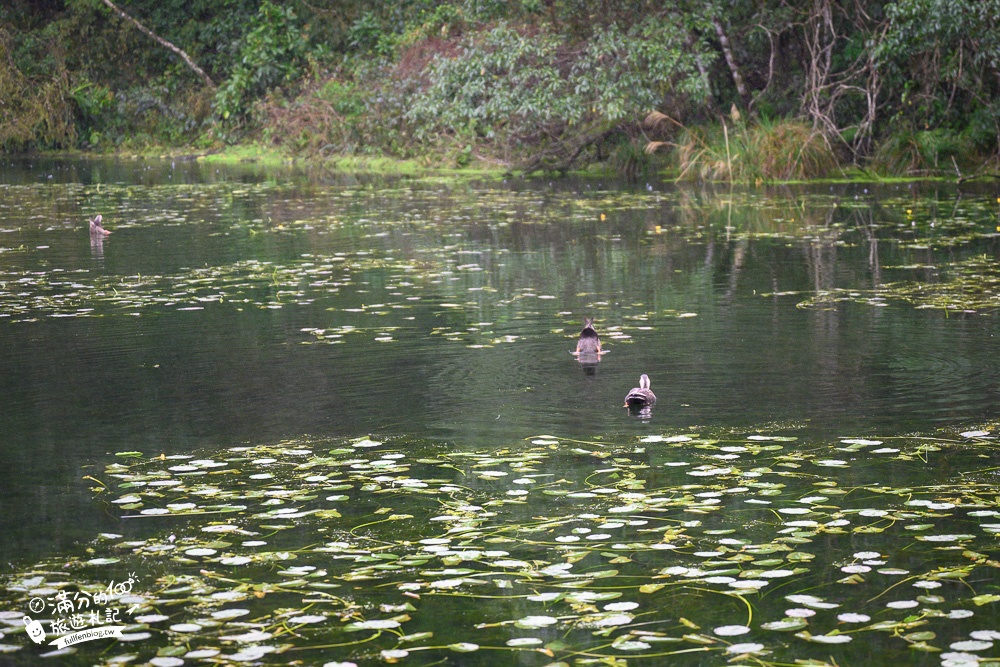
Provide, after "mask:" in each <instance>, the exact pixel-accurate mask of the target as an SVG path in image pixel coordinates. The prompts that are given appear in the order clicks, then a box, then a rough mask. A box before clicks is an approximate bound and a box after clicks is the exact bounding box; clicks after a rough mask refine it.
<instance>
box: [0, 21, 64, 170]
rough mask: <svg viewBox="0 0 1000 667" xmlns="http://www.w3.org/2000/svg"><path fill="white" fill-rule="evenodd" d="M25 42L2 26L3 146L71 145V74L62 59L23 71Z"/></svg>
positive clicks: (0, 134) (0, 104)
mask: <svg viewBox="0 0 1000 667" xmlns="http://www.w3.org/2000/svg"><path fill="white" fill-rule="evenodd" d="M40 46H41V45H40V44H39V43H37V42H36V43H32V44H30V45H25V44H24V40H23V39H22V40H20V41H19V40H18V38H17V37H16V36H15V35H12V34H11V33H8V32H7V31H6V30H4V29H3V28H2V27H0V149H2V150H4V151H23V150H29V149H37V148H43V149H44V148H69V147H71V146H73V144H74V143H75V142H76V127H75V126H74V124H73V113H72V105H71V104H70V102H69V100H70V99H71V98H70V95H69V74H68V72H67V71H66V68H65V67H64V66H63V65H62V63H61V62H59V61H58V60H55V61H52V62H50V63H48V64H46V66H44V67H39V68H35V69H32V68H30V67H29V68H27V70H28V71H27V72H26V71H23V70H22V69H21V68H20V67H19V66H18V64H17V63H18V62H30V59H26V58H24V57H23V53H24V51H23V50H22V52H21V53H22V57H21V58H17V57H16V55H17V52H18V51H19V49H25V50H27V49H34V48H38V47H40Z"/></svg>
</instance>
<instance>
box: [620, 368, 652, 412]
mask: <svg viewBox="0 0 1000 667" xmlns="http://www.w3.org/2000/svg"><path fill="white" fill-rule="evenodd" d="M655 403H656V394H654V393H653V391H652V390H651V389H650V388H649V376H648V375H646V374H645V373H643V374H642V376H640V377H639V386H638V387H633V388H632V389H631V390H630V391H629V392H628V394H626V395H625V405H624V406H623V407H626V408H644V407H647V406H650V405H653V404H655Z"/></svg>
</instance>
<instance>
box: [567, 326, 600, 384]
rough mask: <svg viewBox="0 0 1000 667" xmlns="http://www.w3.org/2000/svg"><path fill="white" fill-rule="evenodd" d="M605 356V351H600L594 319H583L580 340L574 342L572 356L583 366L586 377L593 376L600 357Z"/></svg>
mask: <svg viewBox="0 0 1000 667" xmlns="http://www.w3.org/2000/svg"><path fill="white" fill-rule="evenodd" d="M602 354H607V350H602V349H601V339H600V337H599V336H598V335H597V330H596V329H594V318H592V317H585V318H583V331H581V332H580V339H579V340H578V341H577V342H576V350H575V351H574V352H573V356H575V357H576V360H577V361H579V362H580V364H581V365H582V366H583V370H584V372H585V373H587V375H594V373H595V372H596V370H597V364H598V362H600V361H601V355H602Z"/></svg>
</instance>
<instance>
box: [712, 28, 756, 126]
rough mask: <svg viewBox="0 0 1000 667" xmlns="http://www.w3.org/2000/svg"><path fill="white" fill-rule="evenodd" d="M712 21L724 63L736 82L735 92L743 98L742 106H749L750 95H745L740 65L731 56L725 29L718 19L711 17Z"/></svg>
mask: <svg viewBox="0 0 1000 667" xmlns="http://www.w3.org/2000/svg"><path fill="white" fill-rule="evenodd" d="M712 23H713V24H714V25H715V34H716V35H718V37H719V46H721V47H722V55H724V56H725V57H726V64H727V65H729V72H730V73H731V74H732V76H733V83H735V84H736V92H737V93H739V95H740V99H741V100H743V106H744V108H749V105H750V96H749V95H747V87H746V84H745V83H743V75H742V74H740V66H739V65H738V64H737V63H736V58H735V57H734V56H733V49H732V47H731V46H730V45H729V36H728V35H726V30H725V29H724V28H723V27H722V23H720V22H719V19H713V20H712Z"/></svg>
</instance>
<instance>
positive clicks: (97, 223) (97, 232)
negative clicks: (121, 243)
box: [90, 213, 111, 236]
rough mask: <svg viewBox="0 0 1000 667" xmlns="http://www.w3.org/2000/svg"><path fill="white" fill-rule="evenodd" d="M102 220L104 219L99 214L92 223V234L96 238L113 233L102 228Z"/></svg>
mask: <svg viewBox="0 0 1000 667" xmlns="http://www.w3.org/2000/svg"><path fill="white" fill-rule="evenodd" d="M101 220H103V218H102V217H101V214H100V213H98V214H97V217H96V218H94V219H93V220H91V221H90V233H91V234H93V235H94V236H107V235H108V234H110V233H111V232H109V231H108V230H106V229H105V228H104V227H101Z"/></svg>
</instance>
